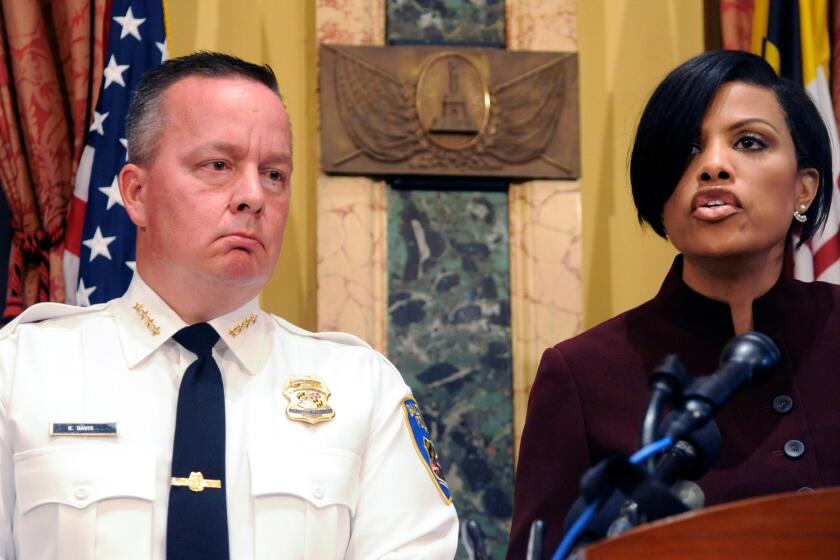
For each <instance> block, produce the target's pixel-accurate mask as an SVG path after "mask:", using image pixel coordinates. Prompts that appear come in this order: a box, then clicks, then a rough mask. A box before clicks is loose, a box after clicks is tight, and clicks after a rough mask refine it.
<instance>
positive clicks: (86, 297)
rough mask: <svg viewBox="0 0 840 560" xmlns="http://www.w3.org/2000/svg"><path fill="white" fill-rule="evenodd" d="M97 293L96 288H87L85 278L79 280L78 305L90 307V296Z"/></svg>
mask: <svg viewBox="0 0 840 560" xmlns="http://www.w3.org/2000/svg"><path fill="white" fill-rule="evenodd" d="M95 291H96V286H91V287H90V288H86V287H85V280H84V278H80V279H79V289H78V290H76V305H81V306H82V307H87V306H89V305H90V294H92V293H93V292H95Z"/></svg>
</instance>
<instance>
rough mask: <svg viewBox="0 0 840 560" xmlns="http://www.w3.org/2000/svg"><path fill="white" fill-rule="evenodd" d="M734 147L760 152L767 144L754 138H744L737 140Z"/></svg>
mask: <svg viewBox="0 0 840 560" xmlns="http://www.w3.org/2000/svg"><path fill="white" fill-rule="evenodd" d="M735 145H736V146H738V147H740V148H743V149H745V150H762V149H764V148H766V147H767V143H766V142H764V140H762V139H761V138H758V137H756V136H744V137H742V138H739V139H738V141H737V142H736V143H735Z"/></svg>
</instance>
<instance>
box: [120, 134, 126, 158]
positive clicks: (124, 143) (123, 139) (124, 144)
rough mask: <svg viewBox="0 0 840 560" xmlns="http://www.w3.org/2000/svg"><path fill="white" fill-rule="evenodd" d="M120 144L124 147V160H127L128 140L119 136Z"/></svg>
mask: <svg viewBox="0 0 840 560" xmlns="http://www.w3.org/2000/svg"><path fill="white" fill-rule="evenodd" d="M120 144H122V145H123V148H125V161H128V140H126V139H125V138H120Z"/></svg>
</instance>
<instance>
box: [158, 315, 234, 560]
mask: <svg viewBox="0 0 840 560" xmlns="http://www.w3.org/2000/svg"><path fill="white" fill-rule="evenodd" d="M173 338H174V339H175V341H176V342H178V344H180V345H181V346H183V347H184V348H186V349H187V350H189V351H190V352H192V353H194V354H195V355H196V356H197V357H198V359H196V361H194V362H193V363H191V364H190V365H189V367H188V368H187V371H186V372H185V373H184V377H183V379H181V388H180V389H179V391H178V412H177V415H176V420H175V443H174V445H173V449H172V479H171V486H170V488H169V513H168V517H167V522H166V557H167V559H168V560H192V559H195V560H198V559H201V560H216V559H219V560H221V559H225V560H227V559H228V558H229V546H228V523H227V502H226V499H225V488H226V486H227V481H226V480H225V391H224V386H223V385H222V374H221V372H220V371H219V366H218V365H216V361H215V360H214V359H213V345H214V344H216V342H217V341H218V340H219V334H218V333H217V332H216V331H215V330H214V329H213V327H211V326H210V325H208V324H207V323H198V324H195V325H190V326H189V327H185V328H183V329H181V330H180V331H178V332H177V333H175V335H174V336H173Z"/></svg>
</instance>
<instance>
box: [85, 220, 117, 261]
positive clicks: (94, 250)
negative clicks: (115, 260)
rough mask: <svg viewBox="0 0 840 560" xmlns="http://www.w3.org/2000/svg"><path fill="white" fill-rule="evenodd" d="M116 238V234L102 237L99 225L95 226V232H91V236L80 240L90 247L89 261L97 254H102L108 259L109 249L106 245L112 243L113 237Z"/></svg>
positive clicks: (109, 256) (109, 255) (109, 258)
mask: <svg viewBox="0 0 840 560" xmlns="http://www.w3.org/2000/svg"><path fill="white" fill-rule="evenodd" d="M116 238H117V237H116V236H111V237H103V236H102V230H100V229H99V226H97V227H96V232H95V233H94V234H93V237H91V238H90V239H85V240H84V241H82V243H83V244H84V245H85V246H86V247H88V248H89V249H90V261H92V260H93V259H95V258H96V257H98V256H99V255H102V256H103V257H105V258H107V259H108V260H109V261H110V260H111V251H109V250H108V245H110V244H111V243H113V241H114V239H116ZM90 261H88V262H90Z"/></svg>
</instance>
